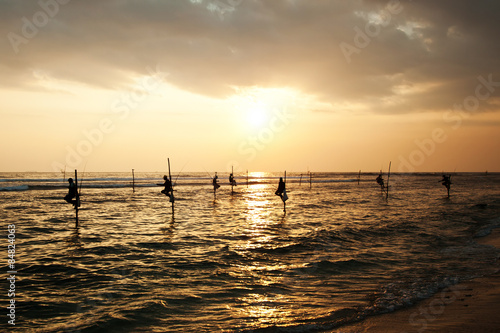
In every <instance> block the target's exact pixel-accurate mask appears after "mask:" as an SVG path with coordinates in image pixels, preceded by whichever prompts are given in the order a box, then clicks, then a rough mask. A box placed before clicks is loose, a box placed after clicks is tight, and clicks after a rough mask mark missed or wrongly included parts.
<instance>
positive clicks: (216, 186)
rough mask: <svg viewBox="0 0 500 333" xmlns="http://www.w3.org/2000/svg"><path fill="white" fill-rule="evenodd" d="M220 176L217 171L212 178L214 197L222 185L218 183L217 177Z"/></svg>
mask: <svg viewBox="0 0 500 333" xmlns="http://www.w3.org/2000/svg"><path fill="white" fill-rule="evenodd" d="M218 178H219V177H218V176H217V172H216V173H215V176H214V178H212V185H213V186H214V199H215V196H216V194H215V193H216V191H217V189H218V188H219V187H220V185H219V184H218V183H217V179H218Z"/></svg>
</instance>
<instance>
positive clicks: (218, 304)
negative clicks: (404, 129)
mask: <svg viewBox="0 0 500 333" xmlns="http://www.w3.org/2000/svg"><path fill="white" fill-rule="evenodd" d="M131 176H132V175H131V174H127V173H81V174H79V175H78V179H79V181H80V185H82V187H81V207H80V209H79V224H78V227H77V226H76V222H75V210H74V209H73V206H72V205H70V204H68V203H66V202H65V201H64V200H63V197H64V196H65V195H66V193H67V185H68V183H67V181H66V180H65V179H63V178H62V175H59V174H55V173H54V174H52V173H50V174H41V173H17V174H13V173H1V174H0V209H1V210H0V214H1V221H2V229H3V232H2V235H4V236H3V238H4V242H2V243H3V244H4V250H3V251H4V258H7V252H8V250H7V244H9V243H8V238H7V236H8V234H9V231H8V225H15V267H10V268H9V266H8V261H7V259H4V261H5V265H4V267H5V268H4V272H3V273H4V274H3V275H4V276H5V277H8V276H9V274H8V273H7V272H8V271H11V270H12V268H14V269H15V271H16V274H15V296H14V297H11V298H9V299H7V297H6V295H7V292H8V288H9V285H8V284H7V283H4V284H3V286H4V287H3V288H4V289H5V290H3V291H2V294H3V295H4V300H6V302H4V303H2V304H4V306H2V309H3V310H1V311H3V312H4V314H3V315H2V317H3V318H4V319H3V320H2V322H1V323H0V327H1V328H2V330H4V329H6V328H9V327H11V326H12V325H11V324H9V323H8V320H10V319H9V317H8V316H7V314H8V311H9V310H8V309H6V307H7V305H8V304H9V303H7V302H8V301H9V300H10V299H15V328H16V329H21V330H28V331H31V332H61V331H65V332H124V331H125V332H280V331H286V332H316V331H321V330H327V329H332V328H335V327H338V326H339V325H341V324H345V323H349V322H352V321H357V320H362V319H363V318H365V317H367V316H369V315H372V314H377V313H384V312H390V311H395V310H397V309H399V308H404V307H407V306H411V305H412V304H415V303H416V302H418V301H419V300H421V299H424V298H428V297H430V296H431V295H432V294H434V293H436V292H438V291H439V290H440V289H441V288H444V287H447V286H451V285H454V284H456V283H458V282H460V281H464V280H467V279H471V278H474V277H478V276H483V275H487V274H490V273H492V272H493V271H494V270H495V269H497V267H495V262H496V259H497V258H498V256H499V251H498V250H497V249H496V248H494V247H491V246H486V245H479V244H478V243H477V242H476V240H477V237H478V236H484V235H487V234H488V233H489V231H490V230H491V229H492V228H494V227H497V226H500V174H493V173H490V174H482V173H481V174H479V173H463V174H458V175H453V177H452V183H453V184H452V186H451V192H450V198H448V197H447V193H446V189H445V188H444V187H443V186H442V185H441V184H440V183H439V181H440V179H441V175H440V174H433V173H429V174H393V175H391V179H390V191H389V197H388V198H386V194H385V193H383V192H382V191H381V189H380V187H379V186H378V185H377V183H376V182H375V178H376V174H363V175H361V179H359V181H358V175H357V174H354V173H352V174H350V173H346V174H340V173H318V174H313V177H312V178H309V175H308V174H299V173H289V174H288V175H287V180H286V182H287V194H288V196H289V199H288V201H286V212H284V204H283V202H282V201H281V199H280V197H279V196H276V195H275V194H274V192H275V190H276V188H277V185H278V179H279V177H280V176H283V175H282V174H278V173H274V174H273V173H251V174H250V176H249V177H248V178H247V175H246V174H241V175H236V181H237V183H238V185H237V186H236V187H234V188H231V186H230V185H229V183H228V181H227V177H228V175H227V174H219V177H220V184H221V188H219V189H218V190H217V192H216V193H215V194H214V191H213V187H212V185H211V178H210V176H209V175H207V174H206V173H205V174H203V173H193V174H188V173H184V174H180V175H175V176H174V177H173V178H174V179H173V181H174V182H175V187H174V188H175V191H174V196H175V202H174V205H173V209H172V204H171V203H170V202H169V200H168V197H166V196H165V195H163V194H162V193H160V191H161V189H162V188H161V187H160V186H158V185H159V184H162V183H163V180H162V176H163V174H159V173H136V174H135V177H134V188H132V177H131ZM67 177H68V175H65V176H64V178H67ZM385 178H386V181H387V176H385ZM247 179H248V185H247ZM133 189H134V190H133ZM12 327H13V326H12Z"/></svg>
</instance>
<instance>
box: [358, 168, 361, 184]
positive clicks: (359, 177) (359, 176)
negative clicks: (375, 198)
mask: <svg viewBox="0 0 500 333" xmlns="http://www.w3.org/2000/svg"><path fill="white" fill-rule="evenodd" d="M360 179H361V170H359V173H358V185H359V180H360Z"/></svg>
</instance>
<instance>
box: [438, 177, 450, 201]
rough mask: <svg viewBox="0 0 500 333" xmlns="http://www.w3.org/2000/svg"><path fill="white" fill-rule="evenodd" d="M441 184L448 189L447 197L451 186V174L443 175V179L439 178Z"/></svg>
mask: <svg viewBox="0 0 500 333" xmlns="http://www.w3.org/2000/svg"><path fill="white" fill-rule="evenodd" d="M440 182H441V184H442V185H443V186H444V187H446V190H447V191H448V197H449V196H450V186H451V175H443V179H441V180H440Z"/></svg>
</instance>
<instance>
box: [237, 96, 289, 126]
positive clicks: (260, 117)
mask: <svg viewBox="0 0 500 333" xmlns="http://www.w3.org/2000/svg"><path fill="white" fill-rule="evenodd" d="M235 91H236V93H235V95H233V96H231V97H230V102H231V104H232V107H233V110H234V111H235V112H236V113H235V114H236V115H237V121H239V122H241V126H242V128H243V129H246V130H247V131H252V132H254V131H259V130H262V129H263V128H266V127H269V126H271V124H272V122H273V117H276V112H278V111H279V110H284V109H286V108H288V107H289V105H291V104H293V101H294V100H295V97H296V92H295V91H293V90H291V89H288V88H262V87H250V88H238V87H235Z"/></svg>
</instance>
